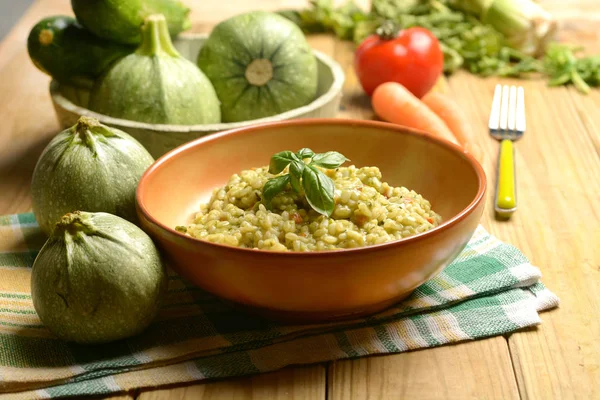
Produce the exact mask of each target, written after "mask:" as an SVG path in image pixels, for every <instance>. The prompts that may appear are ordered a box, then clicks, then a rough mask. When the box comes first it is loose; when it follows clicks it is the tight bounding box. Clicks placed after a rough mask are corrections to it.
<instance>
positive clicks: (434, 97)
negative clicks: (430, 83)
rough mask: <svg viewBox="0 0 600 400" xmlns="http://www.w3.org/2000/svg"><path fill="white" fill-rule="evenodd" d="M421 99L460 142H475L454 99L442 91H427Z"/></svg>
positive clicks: (467, 123)
mask: <svg viewBox="0 0 600 400" xmlns="http://www.w3.org/2000/svg"><path fill="white" fill-rule="evenodd" d="M421 101H422V102H423V103H425V104H426V105H427V107H429V108H430V109H431V111H433V112H434V113H436V114H437V115H438V117H440V118H441V119H442V121H444V122H445V123H446V126H447V127H448V128H450V130H451V131H452V133H453V134H454V137H456V139H458V141H459V143H460V144H462V145H463V146H465V145H466V144H467V143H475V135H474V134H473V130H472V129H471V124H470V123H469V121H468V120H467V117H466V116H465V114H464V112H463V111H462V110H461V109H460V107H459V106H458V104H456V103H455V102H454V100H452V99H451V98H450V97H448V96H445V95H443V94H442V93H436V92H429V93H427V94H426V95H425V96H423V97H422V98H421Z"/></svg>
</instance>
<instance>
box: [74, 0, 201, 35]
mask: <svg viewBox="0 0 600 400" xmlns="http://www.w3.org/2000/svg"><path fill="white" fill-rule="evenodd" d="M71 7H72V8H73V12H74V13H75V16H76V17H77V20H78V21H79V22H80V23H81V25H83V26H84V27H85V28H86V29H88V30H89V31H90V32H92V33H93V34H95V35H96V36H98V37H101V38H104V39H107V40H111V41H113V42H117V43H124V44H139V43H140V42H141V41H142V36H141V34H140V28H141V26H142V25H143V24H144V20H145V19H146V17H148V16H150V15H152V14H162V15H164V17H165V19H166V20H167V24H168V26H169V33H170V34H171V36H176V35H177V34H179V33H180V32H182V31H185V30H187V29H189V28H190V27H191V26H192V24H191V22H190V19H189V15H188V14H189V12H190V9H189V8H188V7H186V6H185V5H183V3H181V2H180V1H177V0H71Z"/></svg>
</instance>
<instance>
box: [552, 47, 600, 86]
mask: <svg viewBox="0 0 600 400" xmlns="http://www.w3.org/2000/svg"><path fill="white" fill-rule="evenodd" d="M578 51H581V48H576V47H571V46H568V45H561V44H556V43H555V44H552V45H550V47H549V48H548V52H547V53H546V55H545V56H544V59H543V62H544V69H545V71H546V72H547V74H548V75H549V77H550V82H549V84H550V85H551V86H560V85H566V84H569V83H572V84H573V85H575V87H576V88H577V89H578V90H579V91H581V92H583V93H589V92H590V86H600V56H592V57H584V58H577V57H576V56H575V54H576V53H577V52H578Z"/></svg>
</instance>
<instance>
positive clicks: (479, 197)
mask: <svg viewBox="0 0 600 400" xmlns="http://www.w3.org/2000/svg"><path fill="white" fill-rule="evenodd" d="M307 125H308V126H310V125H341V126H361V127H370V128H377V129H385V130H392V131H396V132H401V133H403V134H409V135H412V136H418V137H421V138H424V139H425V140H428V141H431V142H434V143H436V144H438V145H440V146H442V147H445V148H447V149H449V150H450V151H452V152H453V153H455V154H457V155H458V156H461V157H463V158H465V159H466V160H467V161H468V162H469V164H470V166H471V167H472V168H473V169H474V171H475V173H476V175H477V181H478V184H479V187H478V189H477V193H476V195H475V197H474V199H473V200H472V201H471V203H469V205H468V206H467V207H465V208H464V209H463V210H462V211H460V212H459V213H457V214H456V215H454V216H453V217H452V218H450V219H449V220H447V221H444V222H442V224H440V225H438V226H437V227H435V228H433V229H431V230H428V231H425V232H422V233H419V234H416V235H413V236H409V237H406V238H402V239H398V240H393V241H390V242H385V243H380V244H374V245H369V246H363V247H356V248H351V249H335V250H322V251H311V252H298V251H273V250H261V249H250V248H242V247H236V246H230V245H225V244H220V243H213V242H209V241H205V240H200V239H196V238H193V237H191V236H189V235H185V234H183V233H180V232H178V231H176V230H175V229H174V228H171V227H169V226H167V225H165V224H163V223H162V222H160V221H158V220H157V219H156V218H155V217H154V216H152V215H151V214H150V212H148V210H147V208H146V206H145V205H144V197H143V195H142V192H143V189H144V188H145V186H146V185H147V181H148V179H149V178H148V177H149V176H151V175H152V174H153V173H154V172H155V171H156V170H157V169H159V168H161V167H162V166H163V165H166V164H168V163H170V162H174V160H176V159H177V156H178V155H179V154H181V153H184V152H186V151H190V150H191V149H193V148H195V147H197V146H201V145H203V144H204V143H208V142H212V141H218V140H220V139H222V138H224V137H228V136H235V135H243V134H246V133H248V132H254V131H260V130H263V129H268V128H271V129H272V128H277V127H287V126H307ZM486 189H487V178H486V174H485V171H484V169H483V167H482V166H481V164H480V163H479V162H478V161H477V160H476V159H475V157H473V156H472V155H471V154H469V153H468V152H467V151H465V150H464V149H463V148H462V147H460V146H459V145H457V144H454V143H452V142H450V141H448V140H446V139H441V138H438V137H435V136H433V135H431V134H429V133H426V132H423V131H419V130H416V129H412V128H408V127H405V126H403V125H398V124H392V123H388V122H380V121H371V120H355V119H341V118H307V119H302V120H289V121H278V122H270V123H266V124H260V125H253V126H250V127H244V128H237V129H231V130H227V131H223V132H219V133H215V134H212V135H207V136H204V137H201V138H198V139H195V140H192V141H190V142H188V143H185V144H183V145H181V146H179V147H176V148H175V149H173V150H171V151H169V152H168V153H166V154H164V155H163V156H161V157H160V158H158V159H157V160H156V161H155V162H154V163H153V164H152V165H151V166H150V167H149V168H148V169H147V170H146V171H145V172H144V174H143V175H142V177H141V178H140V181H139V184H138V187H137V189H136V195H135V200H136V201H135V203H136V208H137V209H138V211H139V212H140V213H142V214H143V216H144V218H145V219H146V220H147V221H148V222H149V223H150V224H152V225H154V226H155V227H157V228H158V229H161V230H163V231H164V232H165V233H166V234H168V235H171V236H174V237H175V238H178V239H180V240H184V241H187V242H188V243H190V244H192V245H200V246H207V247H212V248H214V249H219V250H221V251H231V252H240V253H241V254H244V253H245V254H247V255H248V256H251V255H257V254H260V255H261V256H265V257H269V256H272V257H281V256H282V255H284V256H286V257H329V256H338V255H340V254H350V255H351V254H353V253H361V252H366V253H369V252H373V251H378V250H382V249H387V248H394V247H400V246H404V245H406V244H409V243H413V242H418V241H421V240H424V239H426V238H428V237H430V236H433V235H435V234H437V233H439V232H443V231H446V230H448V229H450V228H451V227H452V226H454V225H456V224H458V223H459V222H461V221H462V220H463V219H465V218H466V217H467V216H468V215H469V214H471V213H472V212H473V211H474V210H475V209H476V208H477V207H478V206H479V204H480V203H481V202H482V201H483V199H484V195H485V192H486Z"/></svg>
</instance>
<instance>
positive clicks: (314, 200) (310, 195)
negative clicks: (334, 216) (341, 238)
mask: <svg viewBox="0 0 600 400" xmlns="http://www.w3.org/2000/svg"><path fill="white" fill-rule="evenodd" d="M302 187H303V188H304V193H305V195H306V200H308V204H310V206H311V207H312V208H313V209H314V210H315V211H316V212H318V213H319V214H323V215H325V216H327V217H329V216H331V213H333V209H334V207H335V202H334V201H333V195H334V192H335V185H334V183H333V181H332V180H331V178H329V177H328V176H327V175H325V174H324V173H323V172H321V171H320V170H319V169H317V168H316V167H314V166H312V165H308V166H306V167H305V168H304V171H303V172H302Z"/></svg>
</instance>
